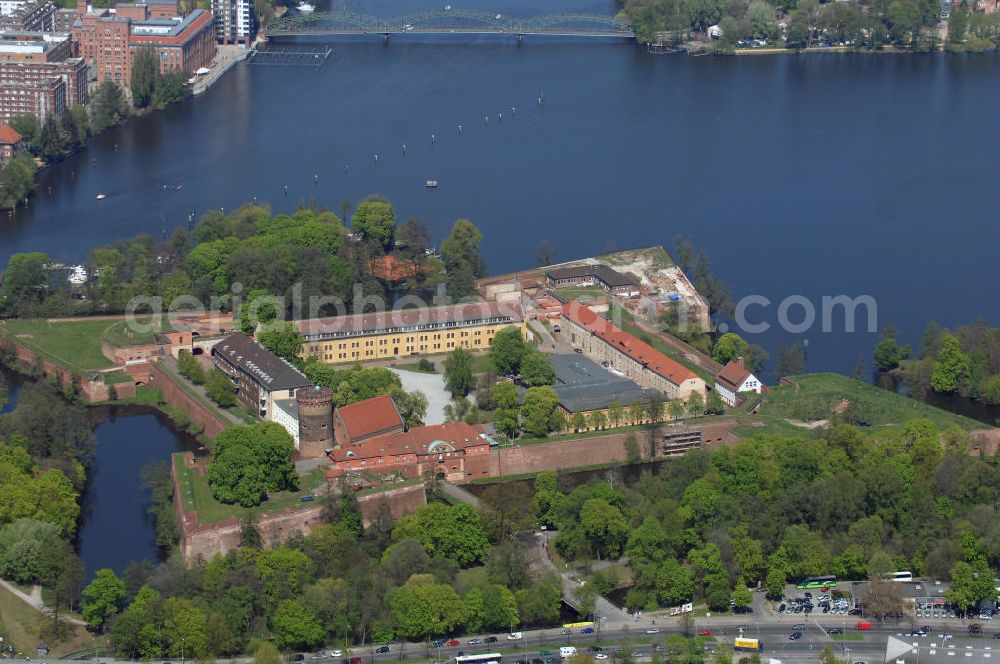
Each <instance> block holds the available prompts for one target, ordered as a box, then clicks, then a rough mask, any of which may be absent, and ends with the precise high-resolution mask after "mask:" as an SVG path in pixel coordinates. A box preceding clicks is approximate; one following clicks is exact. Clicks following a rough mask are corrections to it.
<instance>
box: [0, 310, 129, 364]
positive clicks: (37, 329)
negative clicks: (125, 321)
mask: <svg viewBox="0 0 1000 664" xmlns="http://www.w3.org/2000/svg"><path fill="white" fill-rule="evenodd" d="M108 325H110V323H108V321H106V320H83V321H79V320H74V321H61V322H53V323H50V322H48V321H47V320H44V319H40V318H35V319H30V320H16V319H15V320H8V321H6V322H5V323H4V325H3V326H2V327H0V333H4V334H9V335H11V336H15V337H17V339H18V342H19V343H23V344H24V345H25V346H27V347H28V348H30V349H31V350H34V351H37V352H38V353H40V354H41V355H44V356H45V357H47V358H48V359H50V360H52V361H54V362H56V363H57V364H60V365H62V366H64V367H67V368H68V369H71V370H73V371H77V372H81V373H83V372H86V371H92V370H94V369H105V368H107V367H110V366H113V365H112V362H111V360H109V359H108V358H106V357H104V355H103V354H102V353H101V334H102V333H103V332H104V330H105V329H107V327H108Z"/></svg>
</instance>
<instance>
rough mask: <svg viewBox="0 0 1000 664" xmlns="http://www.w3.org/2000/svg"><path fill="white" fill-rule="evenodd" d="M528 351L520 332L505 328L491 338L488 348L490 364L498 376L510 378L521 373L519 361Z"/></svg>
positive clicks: (513, 328)
mask: <svg viewBox="0 0 1000 664" xmlns="http://www.w3.org/2000/svg"><path fill="white" fill-rule="evenodd" d="M527 350H528V348H527V347H526V345H525V343H524V337H523V336H522V335H521V330H520V329H518V328H516V327H513V326H511V327H505V328H504V329H502V330H500V331H499V332H497V333H496V335H495V336H494V337H493V345H491V346H490V364H491V365H492V366H493V373H495V374H496V375H498V376H512V375H515V374H517V373H519V372H520V371H521V360H522V358H523V357H524V354H525V352H526V351H527Z"/></svg>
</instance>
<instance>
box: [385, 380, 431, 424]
mask: <svg viewBox="0 0 1000 664" xmlns="http://www.w3.org/2000/svg"><path fill="white" fill-rule="evenodd" d="M390 394H391V395H392V400H393V402H394V403H395V404H396V410H397V411H399V416H400V417H401V418H403V424H404V425H405V426H406V429H407V430H409V429H412V428H413V427H419V426H423V424H424V418H425V417H427V406H428V405H429V404H428V401H427V395H425V394H424V393H423V392H421V391H420V390H413V391H412V392H406V391H405V390H401V389H394V390H392V391H391V392H390Z"/></svg>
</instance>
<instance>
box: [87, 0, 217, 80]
mask: <svg viewBox="0 0 1000 664" xmlns="http://www.w3.org/2000/svg"><path fill="white" fill-rule="evenodd" d="M77 14H78V16H77V20H76V22H75V23H74V24H73V40H74V41H75V42H76V43H77V44H78V46H79V49H80V55H81V56H83V58H85V59H86V60H87V61H88V62H92V63H93V64H94V66H95V68H96V71H97V78H98V80H101V81H103V80H104V79H106V78H110V79H111V80H113V81H114V82H116V83H118V84H120V85H123V86H128V85H129V83H130V81H131V75H132V56H133V55H134V54H135V52H136V51H137V50H138V49H140V48H144V47H152V48H154V49H156V53H157V55H158V56H159V59H160V71H161V72H163V73H166V72H168V71H180V72H183V73H185V74H190V73H192V72H194V71H195V70H197V69H200V68H201V67H206V66H208V64H209V63H210V62H211V61H212V58H213V57H214V55H215V32H214V29H213V26H212V14H211V13H210V12H208V11H205V10H204V9H195V10H194V11H193V12H191V13H190V14H188V15H187V16H183V17H182V16H180V15H179V14H180V10H179V8H178V7H177V4H176V1H174V2H163V1H150V2H141V3H140V2H135V3H133V2H123V3H118V4H117V5H116V6H115V8H114V9H113V10H109V9H97V10H94V9H91V8H88V7H87V5H86V0H78V1H77Z"/></svg>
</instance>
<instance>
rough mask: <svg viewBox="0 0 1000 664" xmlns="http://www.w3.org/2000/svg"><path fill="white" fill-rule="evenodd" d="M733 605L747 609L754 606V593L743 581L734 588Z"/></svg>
mask: <svg viewBox="0 0 1000 664" xmlns="http://www.w3.org/2000/svg"><path fill="white" fill-rule="evenodd" d="M733 603H734V604H735V606H736V607H738V608H741V609H745V608H747V607H749V606H750V605H751V604H753V593H752V592H750V589H749V588H748V587H747V584H745V583H744V582H743V581H738V582H737V583H736V587H735V588H733Z"/></svg>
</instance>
